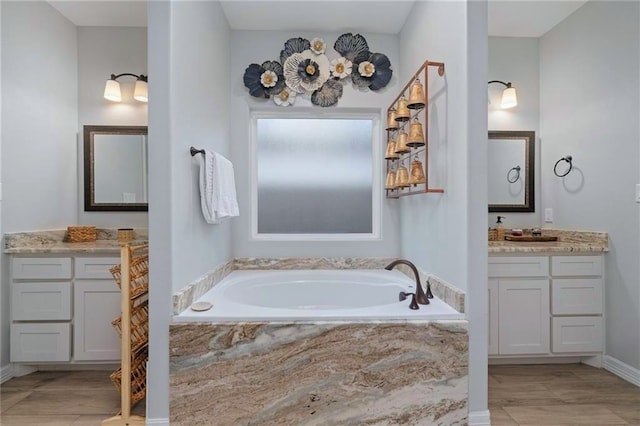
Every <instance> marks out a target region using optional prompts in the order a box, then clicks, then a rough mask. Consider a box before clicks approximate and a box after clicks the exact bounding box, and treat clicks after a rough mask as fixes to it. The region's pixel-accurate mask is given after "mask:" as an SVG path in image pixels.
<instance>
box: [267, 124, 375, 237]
mask: <svg viewBox="0 0 640 426" xmlns="http://www.w3.org/2000/svg"><path fill="white" fill-rule="evenodd" d="M372 135H373V120H371V119H309V118H258V119H257V120H256V136H255V137H256V140H255V144H256V146H255V156H256V157H255V158H256V163H255V166H256V169H257V170H256V173H257V232H258V234H372V233H373V174H374V171H373V141H372Z"/></svg>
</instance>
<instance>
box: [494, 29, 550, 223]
mask: <svg viewBox="0 0 640 426" xmlns="http://www.w3.org/2000/svg"><path fill="white" fill-rule="evenodd" d="M539 62H540V58H539V53H538V38H532V37H489V81H490V80H502V81H504V82H511V83H512V84H513V87H515V88H516V90H517V92H518V105H517V106H515V107H513V108H510V109H502V108H500V97H501V96H502V91H503V89H504V86H503V85H501V84H495V83H494V84H491V85H490V86H489V100H490V101H491V105H489V106H488V109H489V114H488V116H489V130H533V131H535V132H536V146H535V148H536V149H535V157H534V158H535V179H534V185H535V197H534V201H535V209H536V211H535V212H533V213H513V212H508V213H491V214H490V215H489V226H494V224H495V223H496V216H497V215H501V216H506V217H507V218H506V219H505V220H503V222H504V226H505V227H507V228H531V227H534V226H540V225H541V224H542V217H543V216H542V213H541V212H542V208H541V199H542V198H541V193H542V190H541V189H542V186H541V178H540V146H541V142H540V75H539V66H538V64H539Z"/></svg>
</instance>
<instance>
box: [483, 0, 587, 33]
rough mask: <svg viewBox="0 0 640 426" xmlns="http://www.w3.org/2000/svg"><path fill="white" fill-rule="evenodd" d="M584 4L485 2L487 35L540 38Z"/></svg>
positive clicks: (528, 0) (544, 0) (548, 0)
mask: <svg viewBox="0 0 640 426" xmlns="http://www.w3.org/2000/svg"><path fill="white" fill-rule="evenodd" d="M585 3H586V0H582V1H577V0H575V1H573V0H572V1H551V0H538V1H532V0H489V35H490V36H505V37H541V36H542V35H544V34H545V33H546V32H547V31H549V30H550V29H551V28H553V27H555V26H556V25H557V24H559V23H560V22H561V21H563V20H564V19H565V18H566V17H567V16H569V15H571V14H572V13H573V12H575V11H576V10H577V9H578V8H579V7H580V6H582V5H583V4H585Z"/></svg>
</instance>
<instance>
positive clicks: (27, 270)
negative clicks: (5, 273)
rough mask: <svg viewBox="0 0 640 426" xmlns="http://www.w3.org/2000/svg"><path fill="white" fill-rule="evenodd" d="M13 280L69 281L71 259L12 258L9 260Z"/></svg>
mask: <svg viewBox="0 0 640 426" xmlns="http://www.w3.org/2000/svg"><path fill="white" fill-rule="evenodd" d="M11 274H12V277H13V278H14V279H36V280H42V279H65V278H66V279H69V278H71V258H68V257H14V258H13V259H12V260H11Z"/></svg>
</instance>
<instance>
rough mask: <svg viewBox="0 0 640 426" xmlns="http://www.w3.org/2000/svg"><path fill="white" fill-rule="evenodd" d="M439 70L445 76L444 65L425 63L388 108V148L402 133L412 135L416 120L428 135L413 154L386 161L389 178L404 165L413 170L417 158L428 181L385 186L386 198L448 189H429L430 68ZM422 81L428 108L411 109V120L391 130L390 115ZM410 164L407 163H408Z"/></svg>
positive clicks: (425, 135) (440, 74)
mask: <svg viewBox="0 0 640 426" xmlns="http://www.w3.org/2000/svg"><path fill="white" fill-rule="evenodd" d="M430 68H436V69H437V72H438V75H439V76H443V75H444V63H443V62H432V61H428V60H427V61H425V62H424V63H423V64H422V65H421V66H420V68H418V70H417V71H416V73H415V74H413V76H412V77H411V78H410V79H409V81H408V82H407V84H406V85H405V86H404V87H403V88H402V90H400V93H399V94H398V96H397V97H396V98H395V100H394V101H393V102H392V103H391V105H390V106H389V108H388V109H387V125H386V126H385V128H387V146H388V143H389V142H390V141H392V140H393V141H395V140H396V139H397V138H398V136H399V134H400V133H401V131H406V132H407V133H408V129H409V128H410V126H411V123H413V122H414V121H415V120H416V119H417V120H418V121H419V122H420V123H421V124H422V130H423V132H424V142H425V144H424V145H423V146H420V147H412V148H411V152H409V153H404V154H398V158H397V159H386V160H385V162H386V174H385V175H386V176H388V173H389V171H391V170H394V171H396V172H397V170H398V167H399V166H400V165H401V164H404V166H405V167H407V169H408V170H409V173H410V168H411V163H412V160H413V159H415V158H416V156H417V158H418V159H419V160H420V161H421V162H422V166H423V167H424V175H425V182H424V183H419V184H414V185H411V186H408V187H404V188H399V187H396V188H393V189H389V188H387V185H386V184H385V195H386V198H400V197H404V196H407V195H416V194H424V193H444V189H442V188H433V187H430V186H429V69H430ZM418 78H420V79H421V80H422V82H423V87H424V98H425V106H424V107H423V108H420V109H411V110H410V112H411V113H410V118H409V120H408V121H404V122H398V128H397V129H389V128H388V120H389V114H390V112H391V110H392V109H397V107H398V101H399V100H400V99H401V98H402V97H403V96H404V95H405V93H407V92H408V90H409V89H410V87H411V86H412V84H413V83H414V81H416V79H418ZM405 163H406V164H405Z"/></svg>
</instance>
